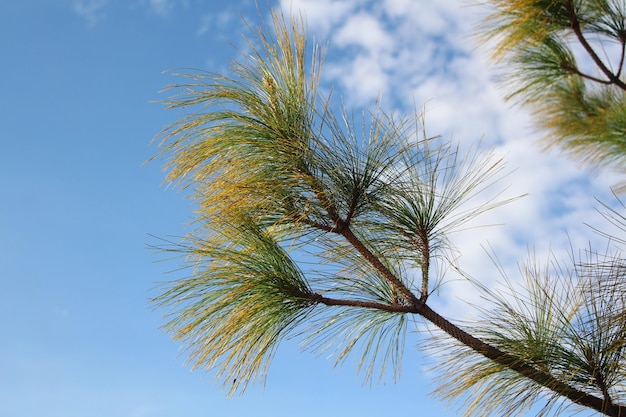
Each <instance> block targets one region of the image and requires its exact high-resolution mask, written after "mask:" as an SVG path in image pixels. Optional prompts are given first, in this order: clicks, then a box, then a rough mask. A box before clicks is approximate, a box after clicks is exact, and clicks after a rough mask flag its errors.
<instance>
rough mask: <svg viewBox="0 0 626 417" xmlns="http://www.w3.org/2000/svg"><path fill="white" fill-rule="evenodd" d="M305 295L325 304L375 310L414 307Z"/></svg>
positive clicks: (410, 309) (404, 310) (411, 309)
mask: <svg viewBox="0 0 626 417" xmlns="http://www.w3.org/2000/svg"><path fill="white" fill-rule="evenodd" d="M305 297H307V298H310V299H311V300H312V301H315V302H318V303H322V304H324V305H327V306H346V307H360V308H373V309H376V310H383V311H388V312H390V313H412V312H414V310H415V308H414V307H412V306H407V305H403V304H383V303H377V302H374V301H363V300H346V299H338V298H329V297H325V296H323V295H321V294H317V293H313V294H308V295H305Z"/></svg>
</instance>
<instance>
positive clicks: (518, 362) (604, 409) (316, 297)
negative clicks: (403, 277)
mask: <svg viewBox="0 0 626 417" xmlns="http://www.w3.org/2000/svg"><path fill="white" fill-rule="evenodd" d="M302 295H303V296H304V297H306V298H308V299H310V300H311V301H313V302H316V303H321V304H324V305H327V306H345V307H356V308H372V309H377V310H382V311H387V312H391V313H398V314H406V313H409V314H418V315H420V316H422V317H423V318H425V319H426V320H428V321H429V322H431V323H432V324H433V325H435V326H436V327H438V328H439V329H441V330H442V331H444V332H445V333H447V334H448V335H449V336H451V337H453V338H454V339H456V340H457V341H459V342H461V343H462V344H463V345H465V346H467V347H469V348H470V349H472V350H473V351H474V352H476V353H479V354H481V355H483V356H485V357H486V358H488V359H491V360H492V361H494V362H495V363H497V364H499V365H502V366H503V367H505V368H508V369H511V370H513V371H515V372H518V373H519V374H521V375H523V376H524V377H526V378H529V379H531V380H533V381H535V382H536V383H537V384H539V385H541V386H543V387H545V388H547V389H549V390H551V391H553V392H555V393H557V394H558V395H560V396H563V397H566V398H567V399H569V400H570V401H572V402H573V403H575V404H578V405H581V406H584V407H588V408H591V409H594V410H596V411H598V412H600V413H602V414H605V415H607V416H613V417H620V416H621V417H623V416H626V406H622V405H616V404H613V403H612V401H611V400H610V397H606V396H607V395H608V392H607V393H605V399H602V398H598V397H596V396H593V395H591V394H588V393H586V392H584V391H580V390H577V389H576V388H573V387H572V386H570V385H568V384H566V383H564V382H562V381H559V380H558V379H556V378H554V377H553V376H552V375H550V374H549V373H548V372H545V371H542V370H540V369H537V368H535V367H534V366H532V365H529V364H528V363H527V362H525V361H524V360H523V359H521V358H519V357H517V356H515V355H511V354H509V353H506V352H503V351H501V350H500V349H498V348H496V347H494V346H491V345H490V344H488V343H485V342H483V341H482V340H480V339H478V338H476V337H474V336H472V335H471V334H469V333H467V332H466V331H465V330H463V329H461V328H460V327H458V326H457V325H455V324H454V323H452V322H450V321H449V320H447V319H445V318H444V317H442V316H441V315H439V314H438V313H437V312H435V311H434V310H433V309H431V308H430V307H429V306H427V305H426V304H424V303H418V304H416V305H413V306H407V305H401V304H384V303H378V302H374V301H362V300H347V299H336V298H329V297H325V296H323V295H320V294H317V293H309V294H302ZM603 391H604V390H603Z"/></svg>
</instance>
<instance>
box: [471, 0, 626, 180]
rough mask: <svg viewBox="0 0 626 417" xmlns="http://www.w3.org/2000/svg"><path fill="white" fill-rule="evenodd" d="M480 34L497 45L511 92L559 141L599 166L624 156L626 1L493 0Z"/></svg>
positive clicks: (552, 140)
mask: <svg viewBox="0 0 626 417" xmlns="http://www.w3.org/2000/svg"><path fill="white" fill-rule="evenodd" d="M484 3H486V4H487V5H488V6H489V7H490V8H491V10H492V14H491V15H490V17H489V18H488V19H487V20H486V22H485V26H484V27H483V28H482V30H481V33H482V36H483V38H484V40H485V41H486V42H487V43H489V44H495V46H494V49H493V57H494V58H495V59H496V60H497V61H499V62H502V63H503V65H502V72H503V80H502V81H503V83H504V84H505V85H506V86H507V88H508V89H509V98H512V99H515V100H517V101H519V102H521V103H522V104H524V105H526V106H527V108H528V109H530V110H531V111H532V113H533V115H534V118H535V121H536V123H537V125H538V126H539V127H540V128H541V129H543V130H545V132H546V135H545V141H546V144H547V145H548V146H549V147H552V146H556V147H559V148H560V149H562V150H564V151H565V152H566V153H567V154H569V155H570V156H572V157H573V158H575V159H577V160H579V161H581V162H583V163H586V164H588V165H590V166H593V167H600V168H605V167H607V166H609V167H612V168H614V169H617V170H619V171H620V172H621V171H622V170H623V169H622V167H623V164H624V162H625V155H626V111H625V110H624V109H626V96H625V94H626V83H625V78H624V59H625V51H626V2H624V1H623V0H512V1H509V0H502V1H501V0H487V1H485V2H484Z"/></svg>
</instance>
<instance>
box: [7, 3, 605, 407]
mask: <svg viewBox="0 0 626 417" xmlns="http://www.w3.org/2000/svg"><path fill="white" fill-rule="evenodd" d="M272 4H278V5H279V6H282V7H284V8H285V10H288V9H289V8H290V7H291V8H292V9H293V10H301V11H302V12H303V13H304V14H305V15H306V16H307V19H308V22H309V27H310V32H311V34H312V36H314V37H315V38H317V39H319V40H323V41H324V42H325V43H326V42H328V44H329V52H328V57H327V59H326V65H325V73H324V74H325V78H324V81H325V83H326V85H334V86H335V88H336V90H337V91H338V92H339V93H340V94H341V95H342V96H343V97H344V98H345V100H346V102H347V103H348V104H349V105H354V106H357V107H361V106H367V105H369V104H371V103H372V102H373V101H374V100H375V99H376V97H377V96H382V100H383V105H387V106H388V107H389V108H390V109H396V110H399V111H412V107H413V104H414V103H417V104H418V106H420V107H421V106H422V105H426V107H427V114H426V122H427V127H428V130H429V131H430V132H432V134H433V135H434V134H443V135H453V136H454V138H455V139H456V140H458V141H460V142H462V143H463V144H470V143H476V142H477V141H478V140H480V139H481V138H482V140H483V146H493V147H494V148H495V150H496V152H498V153H501V154H502V155H503V156H504V157H505V158H507V160H508V161H509V165H508V166H509V167H510V168H511V171H513V173H512V174H511V175H510V176H509V177H508V178H507V183H510V184H511V187H510V189H509V190H508V191H507V195H518V194H523V193H530V195H529V196H528V197H527V198H525V199H522V200H520V201H519V202H516V203H515V204H514V206H511V207H508V208H506V209H504V210H500V211H498V212H497V213H494V214H493V217H492V218H489V219H487V220H486V221H485V222H486V223H490V224H491V223H497V224H503V225H504V226H500V227H493V228H488V229H482V230H481V231H480V232H476V231H468V232H466V233H465V234H463V236H459V237H458V239H457V241H456V243H457V246H458V248H459V252H460V253H461V254H463V257H462V258H461V260H460V262H464V266H465V267H466V268H467V270H468V271H470V272H473V273H481V274H485V272H484V271H485V270H491V271H492V272H489V273H488V274H485V275H484V280H486V281H487V282H490V281H491V280H497V278H498V276H497V274H496V273H495V271H494V268H493V267H489V266H487V265H489V260H488V257H487V256H485V254H484V252H483V249H482V248H481V245H484V244H487V243H490V244H491V245H492V246H494V247H496V248H497V249H498V253H499V254H500V256H501V258H502V260H503V262H504V264H505V267H506V268H511V269H512V270H513V269H514V268H515V260H516V259H518V258H519V257H523V256H524V255H525V253H526V248H527V245H528V244H529V242H530V243H532V244H535V245H537V247H538V249H539V251H543V250H546V249H547V248H548V247H552V248H553V249H554V248H557V252H559V249H560V248H564V249H566V248H565V246H567V245H566V242H567V240H568V239H571V240H572V241H573V242H574V243H575V244H578V243H582V244H583V245H584V243H585V242H586V241H588V240H589V239H593V236H592V235H591V234H590V232H589V230H588V229H585V228H581V227H580V225H581V223H582V222H583V221H587V222H591V223H593V220H590V219H594V218H598V216H597V215H595V212H594V210H595V201H594V200H593V197H599V198H601V199H603V200H606V201H610V197H609V186H610V185H611V184H612V183H613V182H612V181H613V180H614V177H613V176H611V174H610V173H608V174H607V173H602V174H599V175H594V176H591V175H589V173H588V172H586V171H583V170H580V169H578V167H576V166H575V165H574V164H572V163H570V162H568V161H566V160H565V159H564V158H563V157H561V156H559V155H558V154H547V153H540V152H539V150H538V147H537V145H536V143H535V142H534V141H535V139H536V137H537V134H536V133H535V132H534V131H533V130H532V129H531V128H530V125H529V122H528V117H527V116H526V115H525V114H524V113H523V112H520V111H519V110H517V109H511V107H510V105H508V104H505V103H504V102H503V100H502V95H503V91H502V90H501V89H498V86H496V85H495V84H494V83H493V81H492V76H493V73H492V72H491V67H489V65H488V64H487V61H486V59H485V53H484V51H481V50H480V49H476V44H475V42H474V40H473V39H472V37H471V34H472V33H473V25H474V23H475V22H476V21H477V20H478V19H479V18H480V16H481V13H482V11H481V10H480V9H478V8H467V7H465V6H464V3H463V1H461V0H458V1H453V0H446V1H439V2H425V1H424V2H420V1H417V2H411V1H409V0H406V1H404V0H384V1H367V0H344V1H335V0H318V1H313V0H309V1H305V0H298V1H295V0H294V1H293V2H287V1H285V2H283V3H282V4H279V3H275V2H273V3H272ZM240 15H241V16H245V17H246V18H247V19H248V20H249V21H250V22H255V21H258V19H259V16H258V12H257V10H256V7H255V5H254V3H253V2H251V1H247V0H243V1H229V2H225V1H202V0H24V1H3V2H1V3H0V56H2V62H3V65H2V69H1V71H2V76H1V77H0V121H1V126H2V133H1V135H0V145H1V147H0V149H1V152H0V161H1V163H0V176H1V178H3V183H2V190H3V194H2V199H1V200H0V253H1V255H0V326H1V328H2V331H3V334H4V337H3V342H2V343H0V416H7V417H9V416H10V417H33V416H47V417H74V416H76V417H83V416H90V417H99V416H103V417H104V416H107V417H108V416H116V417H118V416H119V417H165V416H186V417H194V416H213V415H215V416H240V415H241V416H243V415H254V416H274V417H283V416H285V417H286V416H296V415H297V416H301V417H302V416H319V415H320V414H324V415H330V416H332V415H359V416H361V417H369V416H372V417H373V416H380V415H383V414H387V413H391V412H392V413H394V414H407V415H408V414H411V415H413V414H415V413H416V412H417V413H418V414H420V415H428V416H433V417H436V416H453V415H455V412H454V409H444V407H443V405H442V404H440V403H438V402H436V401H435V400H433V399H431V398H429V397H428V393H429V392H430V391H431V389H432V388H433V386H432V385H430V378H429V376H428V375H427V374H424V369H425V364H426V363H427V362H428V359H427V358H425V357H424V355H423V354H420V353H419V352H416V350H415V349H414V346H413V345H412V343H413V344H414V339H411V338H409V339H407V340H408V341H409V345H408V346H407V350H406V354H405V365H404V370H403V374H402V377H401V379H400V380H399V382H398V383H397V384H394V383H392V381H387V382H386V383H385V384H381V385H376V384H374V385H372V386H371V387H370V386H365V387H363V386H362V383H361V382H362V381H361V380H360V379H359V377H357V376H356V375H355V366H354V363H352V362H350V361H348V362H347V363H346V364H345V365H343V366H342V367H340V368H333V367H332V363H333V362H332V360H326V359H325V358H317V357H315V356H313V355H311V354H309V353H306V352H305V353H302V352H300V351H299V349H298V346H297V344H296V343H295V342H288V343H286V344H285V345H284V346H282V347H281V349H279V351H278V354H277V355H276V358H275V361H274V363H273V365H272V367H271V369H270V374H269V378H268V381H267V384H266V386H265V387H264V388H263V387H260V386H255V387H252V388H250V389H249V390H248V391H247V392H246V394H245V396H243V397H241V398H240V397H237V398H234V399H227V398H226V396H225V393H224V392H223V391H220V390H218V389H217V388H215V387H214V386H213V385H212V384H211V377H210V375H203V374H202V372H194V373H191V372H189V369H188V368H187V367H185V366H184V356H181V352H180V351H179V347H178V346H177V345H176V343H174V342H171V341H170V340H169V339H168V336H167V335H166V334H164V333H162V332H161V331H160V330H159V326H160V325H161V324H163V319H162V317H161V314H162V312H161V311H154V310H153V309H152V306H151V305H150V304H149V299H150V298H151V297H152V296H155V295H156V292H155V291H154V288H155V286H156V285H157V284H158V282H160V281H164V280H167V279H170V278H173V277H176V276H177V275H176V273H173V274H169V275H168V274H166V272H167V271H170V270H173V269H175V268H176V266H177V264H176V262H168V261H164V260H163V256H160V255H158V254H155V253H154V251H151V250H150V249H147V246H148V245H150V244H156V243H158V241H157V240H156V239H155V238H153V237H151V235H155V236H158V237H164V238H167V237H169V236H172V235H174V236H177V235H178V236H180V235H182V234H184V233H185V232H186V231H187V229H186V225H187V224H188V222H189V221H190V220H191V218H192V215H193V213H192V206H191V205H190V203H189V202H188V201H186V200H185V199H184V198H183V195H182V194H181V193H180V192H177V191H175V190H168V189H166V188H165V187H163V185H162V182H163V173H162V171H161V168H160V165H159V162H158V161H157V162H152V163H149V164H147V165H146V164H144V161H146V160H147V159H148V158H150V156H152V155H153V154H154V153H155V152H156V151H157V149H156V147H155V146H151V145H150V141H151V139H152V137H153V136H154V135H155V134H157V133H158V132H159V131H160V130H161V129H162V128H163V127H165V126H166V125H167V124H168V123H170V122H172V121H173V120H175V119H176V118H177V117H180V116H181V114H180V113H175V112H167V111H165V110H164V108H163V106H162V105H161V104H159V103H156V102H155V101H157V100H159V99H163V98H165V96H164V94H161V93H159V91H160V90H162V89H163V87H164V86H165V85H167V84H169V83H172V82H175V81H176V80H175V78H174V77H173V76H172V75H171V74H169V73H164V71H166V70H169V69H175V68H199V69H209V70H216V71H225V70H226V69H227V67H228V64H229V61H230V59H231V58H232V57H233V56H235V52H234V50H233V48H232V47H231V46H229V45H228V42H227V41H231V42H232V43H234V45H235V46H236V45H238V44H241V34H242V33H244V32H245V28H244V25H243V24H242V22H241V19H240V17H239V16H240ZM529 225H530V227H529ZM565 230H569V232H570V234H569V237H568V236H567V235H566V234H565ZM461 295H463V296H465V298H466V299H469V300H468V301H472V300H473V299H475V298H473V297H475V295H473V294H472V292H471V290H468V288H467V287H464V286H463V285H462V284H461V285H456V284H455V285H446V286H445V287H444V290H442V294H440V298H439V299H438V300H437V301H436V303H438V304H439V306H440V308H441V309H442V311H444V312H446V313H447V315H448V316H449V317H452V318H454V317H459V316H461V317H463V316H464V315H465V311H466V308H467V307H465V306H464V305H462V304H459V303H458V302H457V301H456V300H457V298H458V297H459V296H461ZM459 305H461V307H459Z"/></svg>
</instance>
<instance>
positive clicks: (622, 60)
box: [616, 35, 626, 77]
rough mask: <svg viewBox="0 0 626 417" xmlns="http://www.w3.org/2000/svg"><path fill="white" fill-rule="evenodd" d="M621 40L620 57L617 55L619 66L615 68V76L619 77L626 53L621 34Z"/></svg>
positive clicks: (625, 43) (625, 42)
mask: <svg viewBox="0 0 626 417" xmlns="http://www.w3.org/2000/svg"><path fill="white" fill-rule="evenodd" d="M621 38H622V39H621V40H620V43H621V45H622V51H621V53H620V57H619V67H618V68H617V74H616V75H617V76H618V77H621V75H622V70H623V69H624V55H625V54H626V40H625V39H623V35H622V36H621Z"/></svg>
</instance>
